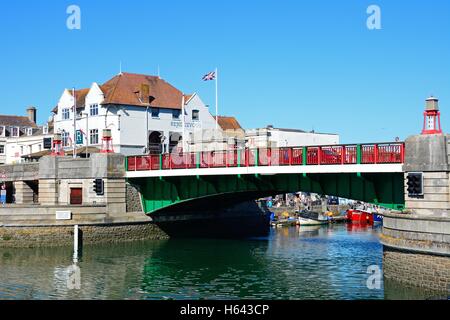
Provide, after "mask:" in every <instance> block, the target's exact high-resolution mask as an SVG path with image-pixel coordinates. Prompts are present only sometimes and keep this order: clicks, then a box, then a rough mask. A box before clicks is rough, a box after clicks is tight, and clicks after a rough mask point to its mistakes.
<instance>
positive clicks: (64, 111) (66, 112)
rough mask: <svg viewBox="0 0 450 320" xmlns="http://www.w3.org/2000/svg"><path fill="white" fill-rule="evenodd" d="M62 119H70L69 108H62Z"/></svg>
mask: <svg viewBox="0 0 450 320" xmlns="http://www.w3.org/2000/svg"><path fill="white" fill-rule="evenodd" d="M61 116H62V119H63V120H69V119H70V110H69V109H68V108H65V109H62V115H61Z"/></svg>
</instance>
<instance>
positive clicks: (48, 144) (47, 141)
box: [44, 138, 52, 150]
mask: <svg viewBox="0 0 450 320" xmlns="http://www.w3.org/2000/svg"><path fill="white" fill-rule="evenodd" d="M51 148H52V138H44V149H47V150H49V149H51Z"/></svg>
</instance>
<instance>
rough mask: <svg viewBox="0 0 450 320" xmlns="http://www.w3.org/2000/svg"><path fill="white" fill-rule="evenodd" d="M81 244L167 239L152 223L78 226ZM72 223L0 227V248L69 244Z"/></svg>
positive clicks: (70, 244) (71, 235)
mask: <svg viewBox="0 0 450 320" xmlns="http://www.w3.org/2000/svg"><path fill="white" fill-rule="evenodd" d="M79 230H81V232H80V234H81V237H82V242H83V244H84V245H89V244H100V243H120V242H130V241H140V240H163V239H168V236H167V234H165V233H164V231H162V230H161V229H160V228H159V227H158V226H156V225H155V224H153V223H148V222H145V223H126V224H109V225H108V224H105V225H86V226H80V227H79ZM73 231H74V228H73V226H51V227H45V226H43V227H8V228H6V227H0V247H3V248H16V247H17V248H36V247H62V246H72V245H73Z"/></svg>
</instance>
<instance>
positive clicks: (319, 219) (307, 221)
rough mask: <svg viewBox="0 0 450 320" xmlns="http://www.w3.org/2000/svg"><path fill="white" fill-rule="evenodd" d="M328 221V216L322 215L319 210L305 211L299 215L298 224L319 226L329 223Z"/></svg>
mask: <svg viewBox="0 0 450 320" xmlns="http://www.w3.org/2000/svg"><path fill="white" fill-rule="evenodd" d="M328 222H329V221H328V217H326V216H323V215H320V214H318V213H317V212H307V211H303V212H301V213H300V214H299V217H298V224H299V225H300V226H317V225H324V224H328Z"/></svg>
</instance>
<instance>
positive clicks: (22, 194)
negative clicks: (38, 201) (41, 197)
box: [14, 181, 34, 204]
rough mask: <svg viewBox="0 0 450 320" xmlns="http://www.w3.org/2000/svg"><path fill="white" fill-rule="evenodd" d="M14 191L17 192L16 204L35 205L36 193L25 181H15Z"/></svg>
mask: <svg viewBox="0 0 450 320" xmlns="http://www.w3.org/2000/svg"><path fill="white" fill-rule="evenodd" d="M14 189H15V190H16V193H15V197H16V204H30V203H33V197H34V191H33V189H32V188H31V186H30V185H29V184H28V183H27V182H25V181H15V182H14Z"/></svg>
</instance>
